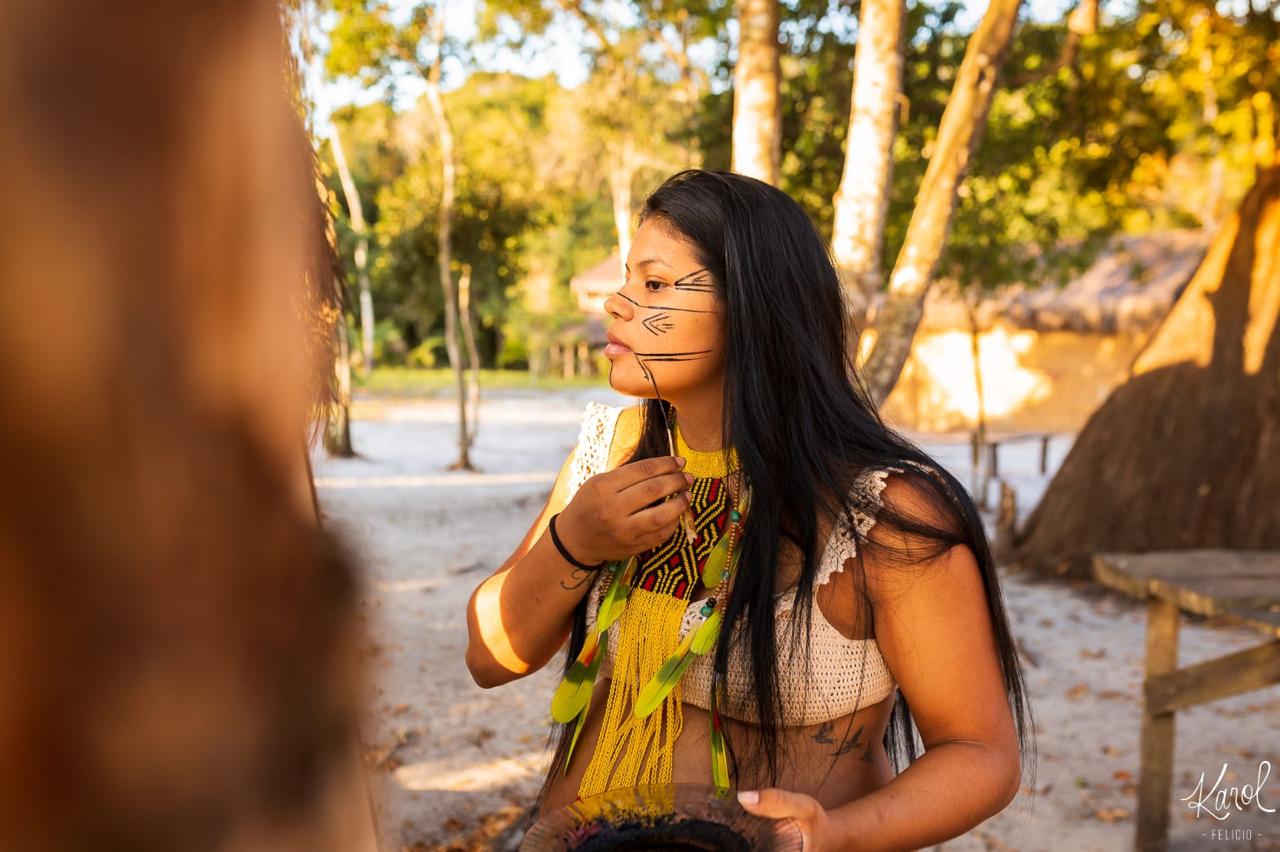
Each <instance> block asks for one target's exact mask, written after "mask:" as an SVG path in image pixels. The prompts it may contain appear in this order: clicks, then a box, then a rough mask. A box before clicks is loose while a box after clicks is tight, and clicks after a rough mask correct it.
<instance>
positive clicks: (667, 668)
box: [635, 630, 695, 719]
mask: <svg viewBox="0 0 1280 852" xmlns="http://www.w3.org/2000/svg"><path fill="white" fill-rule="evenodd" d="M694 633H695V631H693V630H690V631H689V632H688V633H687V634H685V637H684V639H682V640H681V642H680V645H679V646H678V647H677V648H676V649H675V651H674V652H672V654H671V656H670V657H667V661H666V662H665V663H663V664H662V666H661V667H660V668H659V669H658V673H657V674H655V675H654V676H653V677H652V678H650V679H649V682H648V683H646V684H645V685H644V688H643V689H641V690H640V695H639V696H638V697H637V698H636V706H635V715H636V718H638V719H643V718H644V717H645V716H648V715H649V714H650V713H652V712H653V711H654V710H656V709H658V705H660V704H661V703H662V700H663V699H664V698H666V697H667V695H668V694H669V693H670V692H671V690H673V689H675V688H676V684H677V683H679V682H680V676H681V675H682V674H684V670H685V669H687V668H689V664H690V663H692V662H693V660H694V655H693V654H691V653H689V649H690V647H692V645H693V637H694Z"/></svg>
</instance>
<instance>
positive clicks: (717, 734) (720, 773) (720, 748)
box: [708, 687, 729, 790]
mask: <svg viewBox="0 0 1280 852" xmlns="http://www.w3.org/2000/svg"><path fill="white" fill-rule="evenodd" d="M708 715H709V717H710V719H711V781H712V783H714V784H715V785H716V787H717V788H718V789H719V790H727V789H728V788H729V755H728V753H727V751H726V750H725V747H724V732H723V731H721V729H720V708H719V702H717V701H716V698H715V688H714V687H713V688H712V693H711V713H710V714H708Z"/></svg>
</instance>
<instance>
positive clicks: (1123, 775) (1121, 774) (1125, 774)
mask: <svg viewBox="0 0 1280 852" xmlns="http://www.w3.org/2000/svg"><path fill="white" fill-rule="evenodd" d="M1111 777H1112V778H1114V779H1116V780H1117V781H1132V780H1133V773H1132V772H1130V771H1129V770H1127V769H1117V770H1116V771H1115V772H1112V773H1111Z"/></svg>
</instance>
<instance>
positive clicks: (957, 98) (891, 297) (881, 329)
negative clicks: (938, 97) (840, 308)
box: [863, 0, 1022, 404]
mask: <svg viewBox="0 0 1280 852" xmlns="http://www.w3.org/2000/svg"><path fill="white" fill-rule="evenodd" d="M1021 5H1022V0H993V2H992V3H991V5H990V6H988V7H987V12H986V14H985V15H983V17H982V22H981V23H980V24H979V25H978V29H977V30H976V31H974V33H973V35H972V36H971V37H970V38H969V45H968V47H967V48H966V49H965V54H964V60H963V61H962V62H961V63H960V71H959V73H958V74H957V75H956V84H955V87H954V88H953V89H952V90H951V97H950V98H948V100H947V107H946V109H945V110H944V111H943V113H942V121H941V122H940V123H939V125H938V137H937V139H936V140H935V141H934V144H933V152H932V154H930V156H929V166H928V168H926V169H925V173H924V178H923V180H921V182H920V193H919V194H918V195H917V196H916V206H915V210H914V211H913V212H912V214H911V222H910V223H909V224H908V225H907V235H906V239H905V240H904V242H903V244H902V251H901V252H900V253H899V254H898V260H897V263H896V264H895V265H894V268H893V274H892V275H891V276H890V277H889V293H888V298H887V299H886V301H885V304H884V306H883V308H882V309H881V310H880V311H878V312H877V316H876V319H875V328H876V339H875V348H874V349H873V350H872V351H871V354H870V355H869V356H868V357H867V364H866V368H865V370H864V371H863V372H864V375H865V378H866V381H867V384H868V386H869V387H870V389H871V392H872V395H873V397H874V399H875V402H876V403H877V404H880V403H883V402H884V400H885V398H886V397H888V396H889V392H890V391H892V390H893V386H894V384H896V383H897V381H898V375H899V374H900V373H901V372H902V365H903V364H905V363H906V360H907V355H908V354H909V353H910V351H911V341H912V339H913V338H914V337H915V333H916V328H917V327H918V326H919V325H920V315H921V313H922V312H923V309H924V297H925V294H926V293H927V292H928V290H929V284H930V283H931V281H932V278H933V272H934V269H935V268H936V267H937V265H938V258H939V256H940V255H941V254H942V247H943V244H944V243H945V242H946V238H947V232H948V230H949V229H950V227H951V214H952V212H953V211H954V209H955V200H956V189H957V188H958V187H959V186H960V181H961V180H963V179H964V172H965V168H966V167H967V166H968V164H969V156H970V154H971V153H972V152H973V150H974V149H975V148H976V147H977V145H978V142H979V140H980V139H981V137H982V131H983V129H984V128H985V127H986V123H987V110H988V109H989V108H990V106H991V96H992V93H993V92H994V91H995V84H996V77H997V75H998V74H999V72H1000V66H1001V64H1002V63H1003V62H1004V56H1005V52H1006V51H1007V49H1008V47H1009V41H1010V39H1011V38H1012V36H1013V28H1014V24H1015V23H1016V22H1017V17H1018V8H1019V7H1020V6H1021Z"/></svg>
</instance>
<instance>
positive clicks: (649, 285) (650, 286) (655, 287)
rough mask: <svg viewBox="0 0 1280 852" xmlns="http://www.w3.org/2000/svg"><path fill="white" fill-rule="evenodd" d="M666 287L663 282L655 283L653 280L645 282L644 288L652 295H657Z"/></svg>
mask: <svg viewBox="0 0 1280 852" xmlns="http://www.w3.org/2000/svg"><path fill="white" fill-rule="evenodd" d="M665 286H666V285H665V284H664V283H663V282H662V281H654V280H652V279H650V280H648V281H646V282H644V288H645V289H646V290H648V291H649V292H650V293H656V292H658V291H659V290H661V289H662V288H663V287H665Z"/></svg>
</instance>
